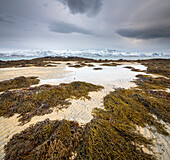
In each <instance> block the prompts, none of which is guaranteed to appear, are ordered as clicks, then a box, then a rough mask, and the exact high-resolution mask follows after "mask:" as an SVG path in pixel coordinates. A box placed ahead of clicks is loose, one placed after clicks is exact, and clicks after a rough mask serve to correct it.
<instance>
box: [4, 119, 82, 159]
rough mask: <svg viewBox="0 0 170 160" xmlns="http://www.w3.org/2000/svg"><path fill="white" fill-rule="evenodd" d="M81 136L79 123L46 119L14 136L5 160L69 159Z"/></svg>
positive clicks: (8, 146)
mask: <svg viewBox="0 0 170 160" xmlns="http://www.w3.org/2000/svg"><path fill="white" fill-rule="evenodd" d="M81 136H82V128H81V127H80V126H79V125H78V123H77V122H73V121H67V120H61V121H57V120H55V121H50V120H49V119H46V120H45V121H43V122H38V123H37V124H35V125H32V126H30V127H29V128H27V129H26V130H24V131H22V132H21V133H19V134H15V135H14V136H13V137H12V138H11V140H10V141H9V142H8V143H7V145H6V146H5V153H6V154H5V160H16V159H25V160H35V159H37V160H38V159H62V160H63V159H69V158H71V157H72V156H73V153H74V152H75V149H76V147H77V145H78V144H79V141H80V139H81Z"/></svg>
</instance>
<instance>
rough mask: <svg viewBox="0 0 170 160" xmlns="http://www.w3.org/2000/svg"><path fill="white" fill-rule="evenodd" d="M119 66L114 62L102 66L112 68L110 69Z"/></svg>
mask: <svg viewBox="0 0 170 160" xmlns="http://www.w3.org/2000/svg"><path fill="white" fill-rule="evenodd" d="M117 65H119V64H117V63H114V62H112V63H103V64H101V66H110V67H112V66H115V67H116V66H117Z"/></svg>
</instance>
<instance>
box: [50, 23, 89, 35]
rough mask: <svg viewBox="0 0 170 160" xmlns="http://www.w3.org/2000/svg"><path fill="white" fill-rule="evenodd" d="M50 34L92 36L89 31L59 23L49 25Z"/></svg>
mask: <svg viewBox="0 0 170 160" xmlns="http://www.w3.org/2000/svg"><path fill="white" fill-rule="evenodd" d="M49 30H50V31H51V32H57V33H66V34H68V33H81V34H92V33H91V32H90V31H88V30H86V29H83V28H80V27H78V26H76V25H74V24H69V23H64V22H61V21H55V22H53V23H51V24H50V25H49Z"/></svg>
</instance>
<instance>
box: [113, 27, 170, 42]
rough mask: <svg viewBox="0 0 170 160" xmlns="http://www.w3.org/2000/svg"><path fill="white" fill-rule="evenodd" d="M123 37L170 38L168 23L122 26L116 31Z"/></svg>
mask: <svg viewBox="0 0 170 160" xmlns="http://www.w3.org/2000/svg"><path fill="white" fill-rule="evenodd" d="M116 32H117V33H118V34H119V35H121V36H123V37H129V38H136V39H154V38H170V25H166V26H152V27H148V28H140V29H135V28H124V29H120V30H117V31H116Z"/></svg>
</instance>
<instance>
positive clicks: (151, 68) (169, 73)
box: [138, 59, 170, 78]
mask: <svg viewBox="0 0 170 160" xmlns="http://www.w3.org/2000/svg"><path fill="white" fill-rule="evenodd" d="M138 62H140V63H141V64H143V65H145V66H147V71H146V72H147V73H152V74H159V75H162V76H165V77H168V78H170V59H150V60H139V61H138Z"/></svg>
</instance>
